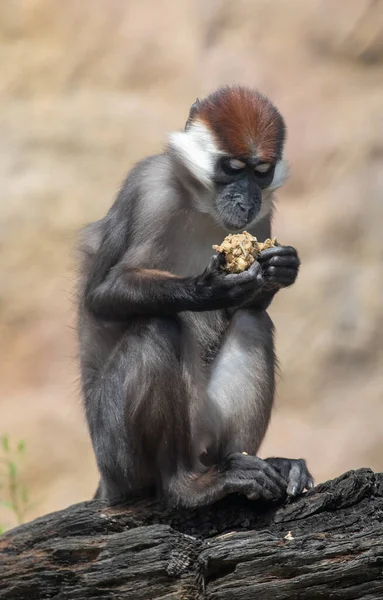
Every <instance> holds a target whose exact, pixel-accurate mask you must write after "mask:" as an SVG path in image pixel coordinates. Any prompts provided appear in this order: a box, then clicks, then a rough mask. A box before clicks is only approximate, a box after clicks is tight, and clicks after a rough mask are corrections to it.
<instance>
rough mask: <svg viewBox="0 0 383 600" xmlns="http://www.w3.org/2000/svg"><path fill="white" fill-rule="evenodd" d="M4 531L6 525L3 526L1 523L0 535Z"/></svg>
mask: <svg viewBox="0 0 383 600" xmlns="http://www.w3.org/2000/svg"><path fill="white" fill-rule="evenodd" d="M6 531H7V528H6V526H5V525H2V524H0V535H1V534H2V533H5V532H6Z"/></svg>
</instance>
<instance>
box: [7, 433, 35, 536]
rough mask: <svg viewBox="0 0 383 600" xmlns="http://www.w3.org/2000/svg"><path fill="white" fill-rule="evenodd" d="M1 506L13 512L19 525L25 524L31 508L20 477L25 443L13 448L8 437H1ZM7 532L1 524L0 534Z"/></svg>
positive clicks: (25, 488) (24, 485)
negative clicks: (27, 513)
mask: <svg viewBox="0 0 383 600" xmlns="http://www.w3.org/2000/svg"><path fill="white" fill-rule="evenodd" d="M0 449H1V455H0V506H3V507H5V508H7V509H9V510H10V511H12V512H13V514H14V516H15V518H16V522H17V524H18V525H20V524H21V523H24V521H25V515H26V512H27V511H28V510H29V508H30V504H29V494H28V488H27V486H26V484H25V483H23V481H22V478H21V477H20V475H19V465H20V462H21V460H22V459H23V458H24V455H25V442H24V440H19V441H18V442H17V444H16V445H15V447H12V444H11V442H10V439H9V436H8V435H2V436H0ZM5 530H6V527H5V525H2V524H0V534H1V533H4V531H5Z"/></svg>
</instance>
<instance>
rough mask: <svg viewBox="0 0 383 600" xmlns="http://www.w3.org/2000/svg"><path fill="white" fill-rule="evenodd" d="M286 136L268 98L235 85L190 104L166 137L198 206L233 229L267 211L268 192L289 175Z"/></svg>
mask: <svg viewBox="0 0 383 600" xmlns="http://www.w3.org/2000/svg"><path fill="white" fill-rule="evenodd" d="M284 139H285V125H284V121H283V118H282V116H281V115H280V114H279V112H278V110H277V109H276V108H275V106H274V105H273V104H272V103H271V102H270V100H268V99H267V98H265V96H263V95H262V94H260V93H259V92H257V91H256V90H250V89H247V88H244V87H241V86H233V87H226V88H220V89H219V90H217V91H216V92H214V93H213V94H211V95H210V96H208V97H207V98H206V99H205V100H202V101H200V100H197V101H196V102H195V103H194V104H193V106H192V108H191V110H190V114H189V118H188V120H187V123H186V127H185V131H184V132H182V133H175V134H171V135H170V136H169V153H170V155H171V157H172V159H173V160H174V161H175V167H176V168H175V172H176V174H177V176H178V178H179V179H180V180H181V181H182V183H183V184H184V186H185V187H188V188H189V190H190V191H191V196H192V199H193V202H194V203H195V205H196V206H197V209H198V210H199V211H201V212H203V213H210V214H211V215H212V216H213V218H214V219H215V220H216V221H218V222H219V223H220V224H221V225H223V226H224V227H225V228H226V229H227V230H229V231H237V230H241V229H243V228H244V227H246V226H248V225H249V224H251V223H253V222H254V221H256V220H260V219H262V218H263V217H264V216H266V215H267V214H268V213H270V212H271V210H272V194H271V192H273V191H274V190H276V189H277V188H279V187H280V186H281V185H282V184H283V182H284V181H285V179H286V175H287V172H286V167H285V163H284V160H283V145H284Z"/></svg>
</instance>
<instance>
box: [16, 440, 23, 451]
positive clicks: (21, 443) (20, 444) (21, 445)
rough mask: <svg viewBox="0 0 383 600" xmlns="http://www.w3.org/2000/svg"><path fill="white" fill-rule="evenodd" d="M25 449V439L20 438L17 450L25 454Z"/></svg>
mask: <svg viewBox="0 0 383 600" xmlns="http://www.w3.org/2000/svg"><path fill="white" fill-rule="evenodd" d="M24 451H25V440H20V441H19V443H18V444H17V452H18V453H19V454H23V453H24Z"/></svg>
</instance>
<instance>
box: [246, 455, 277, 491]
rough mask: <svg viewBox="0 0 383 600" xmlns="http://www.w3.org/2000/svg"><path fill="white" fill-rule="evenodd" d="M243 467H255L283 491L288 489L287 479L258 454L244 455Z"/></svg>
mask: <svg viewBox="0 0 383 600" xmlns="http://www.w3.org/2000/svg"><path fill="white" fill-rule="evenodd" d="M241 466H242V468H243V469H245V470H246V469H254V470H255V471H256V472H258V473H261V472H262V473H263V474H264V475H265V477H266V478H267V480H268V481H272V482H273V484H275V485H276V486H277V487H278V488H279V489H280V490H281V491H282V492H284V491H285V490H286V486H287V480H286V479H285V478H284V477H283V476H282V475H281V474H280V473H279V472H278V471H277V470H276V469H275V468H274V467H273V466H271V465H269V463H267V462H266V461H264V460H262V459H260V458H258V457H257V456H251V455H249V456H248V457H246V456H245V457H244V460H243V461H242V465H241Z"/></svg>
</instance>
